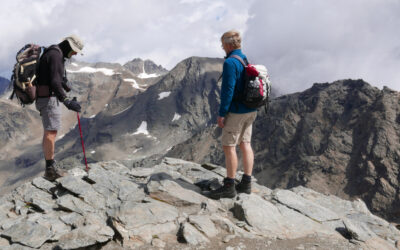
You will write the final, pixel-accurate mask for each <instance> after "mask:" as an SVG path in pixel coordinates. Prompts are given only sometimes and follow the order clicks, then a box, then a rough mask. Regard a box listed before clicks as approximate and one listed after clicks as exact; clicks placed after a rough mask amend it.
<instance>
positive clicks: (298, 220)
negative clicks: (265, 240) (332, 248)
mask: <svg viewBox="0 0 400 250" xmlns="http://www.w3.org/2000/svg"><path fill="white" fill-rule="evenodd" d="M276 207H277V208H278V209H279V212H280V213H281V215H282V217H281V221H280V223H281V224H282V225H283V226H284V227H285V228H286V229H287V234H286V237H287V238H288V239H296V238H301V237H306V236H308V235H312V234H314V233H315V232H318V233H320V234H323V235H329V236H332V237H337V238H343V237H342V235H340V234H339V233H338V232H337V231H336V227H334V226H332V227H331V225H325V224H322V223H319V222H317V221H315V220H312V219H310V218H309V217H307V216H305V215H303V214H301V213H298V212H297V211H295V210H293V209H290V208H288V207H287V206H285V205H281V204H277V205H276Z"/></svg>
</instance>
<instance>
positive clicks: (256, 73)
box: [230, 55, 271, 111]
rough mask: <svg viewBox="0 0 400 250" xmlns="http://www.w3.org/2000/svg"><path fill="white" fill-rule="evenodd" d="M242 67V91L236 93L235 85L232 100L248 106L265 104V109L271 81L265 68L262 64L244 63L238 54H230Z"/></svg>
mask: <svg viewBox="0 0 400 250" xmlns="http://www.w3.org/2000/svg"><path fill="white" fill-rule="evenodd" d="M230 57H233V58H236V59H237V60H239V61H240V63H241V64H242V65H243V67H244V79H243V81H244V82H243V91H242V92H240V93H238V90H237V87H236V86H235V95H234V100H237V101H239V102H241V103H243V104H244V105H245V106H246V107H248V108H259V107H262V106H264V105H265V107H266V111H267V106H268V104H269V96H270V93H271V81H270V80H269V75H268V71H267V68H266V67H265V66H263V65H252V64H249V63H248V62H247V60H246V63H245V62H244V61H243V59H242V58H241V57H240V56H238V55H231V56H230Z"/></svg>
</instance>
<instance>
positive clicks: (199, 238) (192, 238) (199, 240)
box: [182, 223, 210, 246]
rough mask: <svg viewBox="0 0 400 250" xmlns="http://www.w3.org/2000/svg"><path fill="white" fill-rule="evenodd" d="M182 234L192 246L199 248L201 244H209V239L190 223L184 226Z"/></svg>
mask: <svg viewBox="0 0 400 250" xmlns="http://www.w3.org/2000/svg"><path fill="white" fill-rule="evenodd" d="M182 227H183V230H182V234H183V238H184V239H185V240H186V242H187V243H188V244H190V245H193V246H197V245H200V244H205V243H209V242H210V241H209V239H207V237H205V236H204V235H203V234H202V233H200V232H199V231H198V230H197V229H196V228H195V227H193V226H192V225H191V224H189V223H185V224H184V225H183V226H182Z"/></svg>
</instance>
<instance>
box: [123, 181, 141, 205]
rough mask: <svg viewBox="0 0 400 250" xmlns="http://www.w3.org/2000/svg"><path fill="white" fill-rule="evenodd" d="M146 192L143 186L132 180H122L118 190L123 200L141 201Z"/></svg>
mask: <svg viewBox="0 0 400 250" xmlns="http://www.w3.org/2000/svg"><path fill="white" fill-rule="evenodd" d="M145 196H146V194H145V193H144V189H143V188H139V185H138V184H136V183H134V182H132V181H131V180H122V181H121V182H120V187H119V191H118V198H119V200H121V201H128V200H130V201H141V200H143V199H144V197H145Z"/></svg>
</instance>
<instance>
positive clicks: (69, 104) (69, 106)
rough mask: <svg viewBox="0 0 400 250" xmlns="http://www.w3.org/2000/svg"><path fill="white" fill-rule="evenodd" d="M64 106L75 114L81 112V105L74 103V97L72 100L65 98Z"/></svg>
mask: <svg viewBox="0 0 400 250" xmlns="http://www.w3.org/2000/svg"><path fill="white" fill-rule="evenodd" d="M64 105H65V107H67V109H69V110H73V111H75V112H81V105H79V103H78V102H77V101H76V97H74V98H72V100H70V99H68V98H65V100H64Z"/></svg>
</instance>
